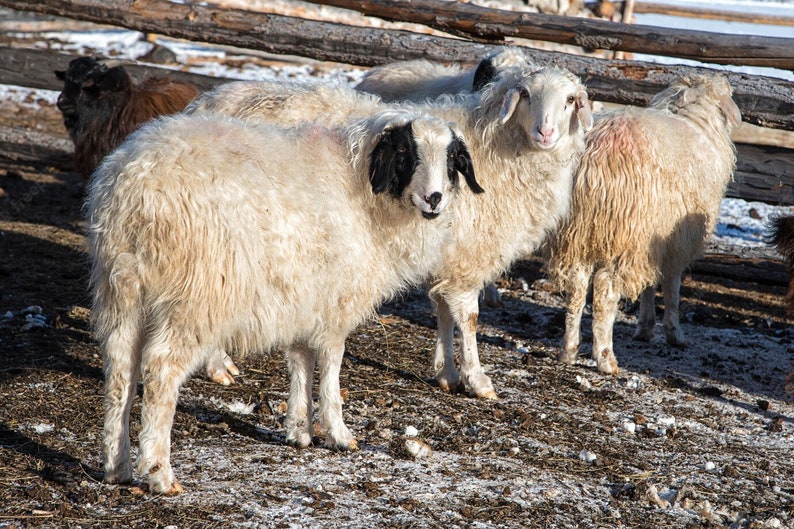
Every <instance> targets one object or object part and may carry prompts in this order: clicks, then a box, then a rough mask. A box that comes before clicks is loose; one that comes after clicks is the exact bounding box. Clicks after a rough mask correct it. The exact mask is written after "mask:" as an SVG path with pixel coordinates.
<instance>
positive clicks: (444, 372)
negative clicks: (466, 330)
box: [430, 291, 460, 393]
mask: <svg viewBox="0 0 794 529" xmlns="http://www.w3.org/2000/svg"><path fill="white" fill-rule="evenodd" d="M430 298H431V299H432V301H433V303H435V304H436V318H437V321H438V331H437V334H436V353H435V357H434V358H433V373H434V375H435V377H436V381H437V382H438V386H439V387H440V388H441V389H443V390H444V391H448V392H450V393H454V392H456V391H458V386H459V385H460V374H459V373H458V370H457V368H456V367H455V320H453V319H452V313H451V312H450V309H449V305H447V302H446V301H445V300H444V298H443V297H442V296H441V295H439V294H437V293H435V292H432V291H431V293H430Z"/></svg>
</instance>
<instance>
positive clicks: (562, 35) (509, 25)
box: [311, 0, 794, 70]
mask: <svg viewBox="0 0 794 529" xmlns="http://www.w3.org/2000/svg"><path fill="white" fill-rule="evenodd" d="M311 1H312V3H316V4H322V5H330V6H336V7H343V8H347V9H353V10H356V11H359V12H361V13H363V14H365V15H370V16H376V17H379V18H383V19H386V20H398V21H403V22H414V23H419V24H424V25H426V26H430V27H433V28H436V29H440V30H443V31H447V32H450V33H454V34H458V35H468V36H471V37H475V38H480V39H485V40H489V41H494V40H496V41H503V40H504V38H505V37H513V38H522V39H530V40H544V41H549V42H557V43H560V44H570V45H574V46H581V47H582V48H586V49H592V50H595V49H603V50H616V51H627V52H635V53H645V54H648V55H662V56H666V57H678V58H682V59H691V60H697V61H702V62H709V63H716V64H737V65H745V66H768V67H773V68H781V69H784V70H789V69H794V39H785V38H779V37H759V36H755V35H727V34H722V33H710V32H703V31H691V30H682V29H668V28H660V27H654V26H637V25H630V24H621V23H616V22H609V21H606V20H594V19H587V18H580V17H564V16H557V15H544V14H537V13H526V12H517V11H505V10H499V9H491V8H487V7H481V6H478V5H475V4H469V3H463V2H443V1H439V0H410V1H407V0H401V1H394V0H311ZM629 16H630V14H629Z"/></svg>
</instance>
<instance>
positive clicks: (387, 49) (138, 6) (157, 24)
mask: <svg viewBox="0 0 794 529" xmlns="http://www.w3.org/2000/svg"><path fill="white" fill-rule="evenodd" d="M0 5H2V6H7V7H12V8H15V9H25V10H29V11H34V12H38V13H48V14H53V15H59V16H65V17H70V18H76V19H80V20H88V21H91V22H97V23H103V24H111V25H116V26H121V27H126V28H130V29H135V30H138V31H143V32H147V33H157V34H161V35H168V36H172V37H180V38H186V39H190V40H194V41H199V42H201V41H203V42H212V43H216V44H225V45H231V46H237V47H240V48H247V49H254V50H261V51H267V52H271V53H280V54H289V55H299V56H304V57H311V58H313V59H317V60H327V61H335V62H340V63H346V64H355V65H361V66H374V65H380V64H385V63H388V62H393V61H397V60H407V59H417V58H422V57H423V58H427V59H430V60H436V61H458V62H476V61H478V60H479V58H480V57H482V56H483V55H485V54H486V53H488V52H489V51H492V50H493V49H495V48H496V46H493V45H485V44H479V43H474V42H469V41H466V40H458V39H452V38H441V37H431V36H428V35H418V34H415V33H411V32H407V31H396V30H382V29H369V28H361V27H354V26H345V25H341V24H332V23H328V22H316V21H310V20H303V19H296V18H291V17H284V16H278V15H270V14H263V13H253V12H249V11H239V10H233V9H219V8H217V7H211V6H203V5H197V4H176V3H172V2H168V1H166V0H70V1H61V0H0ZM525 50H526V52H527V53H528V54H531V55H532V56H533V57H534V58H535V59H536V60H537V61H538V62H539V63H546V64H555V65H558V66H562V67H565V68H568V69H569V70H571V71H572V72H573V73H575V74H577V75H579V76H580V77H582V78H583V79H584V81H585V82H586V83H587V88H588V92H589V93H590V95H591V98H592V99H594V100H600V101H606V102H613V103H621V104H631V105H639V106H644V105H646V104H647V103H648V101H649V100H650V98H651V97H652V96H653V95H654V94H656V93H657V92H659V91H660V90H662V89H663V88H664V87H666V86H667V85H669V84H670V82H671V81H672V80H673V79H674V78H676V77H678V76H679V75H690V74H692V73H696V72H704V71H706V72H708V71H712V70H709V69H705V68H691V67H686V66H667V65H661V64H652V63H642V62H637V61H606V60H599V59H592V58H589V57H581V56H576V55H568V54H563V53H553V52H545V51H540V50H535V49H531V48H525ZM0 60H4V58H2V57H0ZM14 67H16V68H19V67H20V65H14ZM726 76H727V77H728V79H729V81H730V82H731V84H732V85H733V87H734V100H735V101H736V103H737V104H738V106H739V108H740V109H741V111H742V116H743V119H744V120H745V121H747V122H748V123H753V124H756V125H761V126H763V127H770V128H781V129H786V130H794V83H791V82H788V81H784V80H781V79H775V78H768V77H761V76H747V75H744V74H726Z"/></svg>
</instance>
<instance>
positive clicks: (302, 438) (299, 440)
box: [286, 434, 312, 449]
mask: <svg viewBox="0 0 794 529" xmlns="http://www.w3.org/2000/svg"><path fill="white" fill-rule="evenodd" d="M286 443H287V445H289V446H291V447H293V448H300V449H304V448H308V447H309V445H310V444H312V436H311V435H309V434H302V435H297V436H291V435H287V440H286Z"/></svg>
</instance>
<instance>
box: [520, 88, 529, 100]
mask: <svg viewBox="0 0 794 529" xmlns="http://www.w3.org/2000/svg"><path fill="white" fill-rule="evenodd" d="M518 95H520V96H521V97H522V98H523V99H529V90H527V89H526V88H522V89H520V90H519V91H518Z"/></svg>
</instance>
